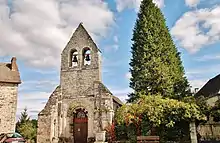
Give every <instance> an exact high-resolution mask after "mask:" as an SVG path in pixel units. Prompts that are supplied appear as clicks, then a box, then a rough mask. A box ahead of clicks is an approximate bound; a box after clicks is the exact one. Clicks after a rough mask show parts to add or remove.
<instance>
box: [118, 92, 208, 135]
mask: <svg viewBox="0 0 220 143" xmlns="http://www.w3.org/2000/svg"><path fill="white" fill-rule="evenodd" d="M193 120H194V121H195V120H206V117H205V115H203V114H202V112H201V111H200V108H199V106H198V105H196V104H195V103H186V102H183V101H178V100H175V99H169V98H164V97H162V96H161V95H158V94H157V95H148V96H145V95H144V96H143V95H140V98H139V99H138V100H137V101H136V102H134V103H132V104H127V105H123V106H122V107H121V108H119V109H118V111H117V112H116V121H117V123H118V124H122V125H123V124H126V125H128V126H129V125H135V127H136V129H137V135H141V134H142V135H143V132H142V131H143V129H144V128H148V125H150V128H151V129H156V131H157V134H159V135H160V136H161V138H164V137H165V138H170V137H174V136H176V137H177V138H178V139H179V138H183V137H184V136H185V135H186V134H188V131H186V130H180V129H182V126H181V124H183V123H184V126H188V125H189V124H188V123H189V122H191V121H193ZM143 122H147V124H144V126H143V125H142V123H143ZM140 127H141V128H142V129H141V128H140ZM138 130H139V131H138ZM179 131H181V132H179ZM176 133H177V134H176ZM151 134H155V133H152V132H151ZM145 135H146V131H145Z"/></svg>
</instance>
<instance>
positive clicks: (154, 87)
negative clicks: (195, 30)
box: [129, 0, 190, 101]
mask: <svg viewBox="0 0 220 143" xmlns="http://www.w3.org/2000/svg"><path fill="white" fill-rule="evenodd" d="M132 41H133V45H132V47H131V49H132V51H131V53H132V58H131V62H130V66H131V68H130V71H131V75H132V78H131V82H130V87H131V88H133V89H134V91H135V93H134V94H130V95H129V96H130V100H129V101H134V100H135V99H136V98H138V97H137V96H138V94H136V93H139V92H141V93H145V94H146V95H147V94H148V93H150V94H152V95H154V94H158V93H159V94H161V95H162V96H165V97H168V96H171V95H172V96H171V98H175V99H181V98H182V97H184V96H187V95H189V94H190V92H189V84H188V81H187V79H186V78H185V76H184V68H183V66H182V62H181V59H180V53H179V52H178V51H177V49H176V47H175V45H174V43H173V40H172V38H171V36H170V34H169V30H168V28H167V26H166V23H165V19H164V16H163V14H162V13H161V10H160V9H159V8H158V7H157V6H155V4H154V3H153V2H152V0H143V1H142V3H141V6H140V11H139V13H138V18H137V20H136V24H135V27H134V30H133V38H132Z"/></svg>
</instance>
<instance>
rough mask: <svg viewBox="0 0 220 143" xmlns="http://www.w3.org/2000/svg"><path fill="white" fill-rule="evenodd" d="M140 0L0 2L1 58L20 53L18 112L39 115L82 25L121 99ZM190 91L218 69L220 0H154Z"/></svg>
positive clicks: (109, 83)
mask: <svg viewBox="0 0 220 143" xmlns="http://www.w3.org/2000/svg"><path fill="white" fill-rule="evenodd" d="M140 2H141V0H83V1H82V0H37V1H36V0H0V33H1V34H0V62H10V59H11V57H12V56H15V57H17V61H18V66H19V71H20V75H21V80H22V84H21V85H20V86H19V93H18V111H17V116H19V115H20V112H21V111H22V110H23V109H24V108H25V107H27V108H28V113H29V115H30V116H31V117H32V118H36V117H37V114H38V113H39V111H41V110H42V109H43V107H44V106H45V104H46V102H47V100H48V98H49V96H50V95H51V93H52V91H53V90H54V89H55V88H56V86H57V85H59V81H60V79H59V78H60V76H59V74H60V54H61V51H62V50H63V49H64V48H65V45H66V44H67V42H68V40H69V38H70V37H71V35H72V33H73V32H74V30H75V29H76V27H77V26H78V24H79V23H80V22H83V25H84V27H85V28H86V29H87V30H88V32H89V33H90V35H91V37H92V38H93V40H94V41H95V42H96V43H97V45H98V47H99V49H100V50H101V51H102V61H103V62H102V79H103V83H104V84H105V85H106V86H107V87H108V88H109V89H110V90H111V92H112V93H113V94H114V95H116V96H117V97H119V98H120V99H121V100H123V101H125V99H126V98H127V94H128V93H130V92H132V90H131V89H130V88H129V78H130V76H131V75H130V73H129V62H130V57H131V53H130V52H131V43H132V41H131V38H132V33H133V32H132V31H133V27H134V24H135V21H136V16H137V12H138V10H139V5H140ZM154 2H155V4H156V5H157V6H158V7H159V8H161V10H162V12H163V14H164V16H165V18H166V24H167V26H168V28H169V30H170V33H171V36H172V38H173V40H174V42H175V44H176V47H177V48H178V50H179V51H180V52H181V59H182V62H183V65H184V68H185V74H186V76H187V78H188V80H189V82H190V84H191V86H192V88H201V87H202V86H203V85H204V84H205V83H206V82H207V81H208V80H209V79H210V78H213V77H214V76H216V75H217V74H219V69H220V62H219V60H220V48H219V41H220V1H219V0H154Z"/></svg>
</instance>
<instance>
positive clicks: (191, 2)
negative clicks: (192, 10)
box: [185, 0, 200, 7]
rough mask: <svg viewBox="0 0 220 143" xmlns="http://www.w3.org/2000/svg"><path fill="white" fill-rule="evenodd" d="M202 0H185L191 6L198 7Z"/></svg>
mask: <svg viewBox="0 0 220 143" xmlns="http://www.w3.org/2000/svg"><path fill="white" fill-rule="evenodd" d="M199 2H200V0H185V3H186V5H187V6H189V7H196V6H197V5H198V4H199Z"/></svg>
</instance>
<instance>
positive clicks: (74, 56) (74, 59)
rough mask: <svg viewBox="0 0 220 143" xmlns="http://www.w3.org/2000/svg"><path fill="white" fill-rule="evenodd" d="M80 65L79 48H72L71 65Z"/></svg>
mask: <svg viewBox="0 0 220 143" xmlns="http://www.w3.org/2000/svg"><path fill="white" fill-rule="evenodd" d="M77 66H78V52H77V50H72V51H71V52H70V67H77Z"/></svg>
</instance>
